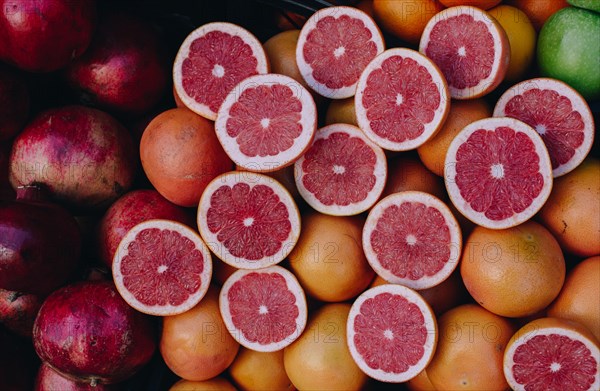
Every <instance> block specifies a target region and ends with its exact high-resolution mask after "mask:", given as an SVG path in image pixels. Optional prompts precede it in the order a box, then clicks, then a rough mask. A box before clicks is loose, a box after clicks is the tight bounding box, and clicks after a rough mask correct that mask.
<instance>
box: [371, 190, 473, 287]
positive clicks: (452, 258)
mask: <svg viewBox="0 0 600 391" xmlns="http://www.w3.org/2000/svg"><path fill="white" fill-rule="evenodd" d="M362 240H363V248H364V249H365V254H366V256H367V259H368V261H369V264H370V265H371V267H372V268H373V269H374V270H375V272H376V273H377V274H378V275H379V276H381V277H382V278H384V279H385V280H386V281H388V282H391V283H394V284H402V285H405V286H408V287H409V288H413V289H427V288H431V287H433V286H435V285H438V284H439V283H441V282H442V281H444V280H445V279H446V278H448V277H449V276H450V274H451V273H452V272H453V271H454V269H455V268H456V265H457V264H458V258H459V256H460V253H461V248H462V238H461V232H460V227H459V226H458V223H457V222H456V219H455V218H454V216H453V215H452V212H450V210H449V209H448V207H447V206H446V205H445V204H444V203H443V202H442V201H440V200H439V199H438V198H436V197H434V196H432V195H430V194H427V193H423V192H416V191H406V192H400V193H395V194H392V195H390V196H388V197H386V198H384V199H382V200H381V201H379V202H378V203H377V204H376V205H375V206H374V207H373V208H372V209H371V211H370V212H369V216H368V217H367V221H366V223H365V227H364V229H363V237H362Z"/></svg>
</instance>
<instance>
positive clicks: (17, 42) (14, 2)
mask: <svg viewBox="0 0 600 391" xmlns="http://www.w3.org/2000/svg"><path fill="white" fill-rule="evenodd" d="M0 10H1V12H0V42H2V44H1V45H0V58H1V59H3V60H4V61H6V62H8V63H11V64H13V65H16V66H17V67H19V68H21V69H24V70H27V71H30V72H50V71H55V70H57V69H60V68H62V67H64V66H66V65H67V64H68V63H69V61H71V60H72V59H73V58H76V57H78V56H79V55H81V54H82V53H83V52H84V51H85V49H86V48H87V47H88V45H89V44H90V41H91V38H92V33H93V31H94V27H95V19H96V2H95V0H76V1H73V0H35V1H34V0H0Z"/></svg>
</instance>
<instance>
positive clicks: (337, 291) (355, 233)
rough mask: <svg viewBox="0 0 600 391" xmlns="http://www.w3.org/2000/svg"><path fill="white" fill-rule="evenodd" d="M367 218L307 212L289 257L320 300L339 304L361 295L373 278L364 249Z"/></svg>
mask: <svg viewBox="0 0 600 391" xmlns="http://www.w3.org/2000/svg"><path fill="white" fill-rule="evenodd" d="M363 225H364V219H363V218H362V217H358V216H353V217H347V216H329V215H325V214H322V213H317V212H313V213H306V214H304V216H302V231H301V232H300V238H299V239H298V242H297V243H296V246H295V247H294V249H293V250H292V252H291V253H290V255H289V261H290V269H291V270H292V272H293V273H294V274H295V275H296V277H297V278H298V281H299V282H300V284H301V285H302V287H303V288H304V290H305V292H306V293H307V294H308V295H310V296H312V297H314V298H315V299H317V300H321V301H327V302H338V301H344V300H348V299H351V298H353V297H355V296H357V295H358V294H360V293H361V292H362V291H363V290H365V288H367V286H369V283H370V282H371V280H372V279H373V276H374V275H375V272H374V271H373V269H371V267H370V266H369V264H368V262H367V259H366V257H365V254H364V252H363V249H362V227H363Z"/></svg>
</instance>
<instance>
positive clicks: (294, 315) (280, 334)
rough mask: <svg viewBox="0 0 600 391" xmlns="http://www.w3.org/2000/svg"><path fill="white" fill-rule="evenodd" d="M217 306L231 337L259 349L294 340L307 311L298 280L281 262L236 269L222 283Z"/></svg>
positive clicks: (275, 347) (278, 346)
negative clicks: (254, 267) (279, 263)
mask: <svg viewBox="0 0 600 391" xmlns="http://www.w3.org/2000/svg"><path fill="white" fill-rule="evenodd" d="M219 307H220V310H221V315H222V316H223V320H224V322H225V324H226V325H227V329H228V330H229V332H230V333H231V335H232V336H233V338H235V340H236V341H238V342H239V343H240V344H241V345H243V346H245V347H247V348H248V349H252V350H256V351H259V352H274V351H277V350H281V349H283V348H285V347H286V346H288V345H289V344H291V343H292V342H294V341H295V340H296V339H297V338H298V337H299V336H300V334H302V331H304V327H305V326H306V320H307V313H308V312H307V307H306V298H305V296H304V291H303V290H302V287H301V286H300V283H299V282H298V280H296V277H295V276H294V275H293V274H292V273H291V272H289V271H288V270H286V269H284V268H282V267H281V266H270V267H267V268H264V269H259V270H238V271H236V272H235V273H233V274H232V275H231V276H230V277H229V278H228V279H227V281H225V284H223V288H222V289H221V295H220V297H219Z"/></svg>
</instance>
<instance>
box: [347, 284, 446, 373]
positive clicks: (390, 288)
mask: <svg viewBox="0 0 600 391" xmlns="http://www.w3.org/2000/svg"><path fill="white" fill-rule="evenodd" d="M381 293H390V294H392V295H399V296H402V297H404V298H405V299H406V300H408V301H409V302H411V303H413V304H415V305H416V306H417V307H418V308H419V310H420V311H421V313H422V315H423V318H424V321H425V325H426V326H425V327H426V328H427V338H426V340H425V344H424V346H423V350H424V352H423V356H422V357H421V358H420V359H419V361H418V362H417V363H416V364H415V365H413V366H411V367H410V368H409V370H408V371H406V372H403V373H388V372H385V371H383V370H381V369H373V368H371V367H369V366H368V365H367V363H366V362H365V359H364V358H363V357H362V356H361V355H360V353H359V352H358V350H357V348H356V345H355V342H354V336H355V335H356V332H355V331H354V320H355V319H356V317H357V316H358V315H359V314H360V309H361V306H362V305H363V303H364V302H365V301H366V300H368V299H371V298H373V297H376V296H377V295H379V294H381ZM346 336H347V343H348V348H349V350H350V355H351V356H352V358H353V359H354V361H355V362H356V364H357V365H358V367H359V368H360V369H361V370H362V371H363V372H364V373H365V374H367V375H368V376H369V377H371V378H373V379H375V380H379V381H382V382H387V383H401V382H406V381H408V380H410V379H412V378H414V377H416V376H417V375H418V374H419V373H421V372H422V371H423V370H424V369H425V368H426V367H427V365H429V362H430V361H431V359H432V358H433V355H434V353H435V348H436V345H437V338H438V328H437V321H436V318H435V315H434V314H433V310H432V309H431V307H430V306H429V304H427V302H426V301H425V299H423V297H422V296H421V295H420V294H419V293H417V292H415V291H414V290H412V289H410V288H408V287H405V286H403V285H397V284H383V285H379V286H376V287H373V288H370V289H367V290H366V291H364V292H363V293H362V294H360V295H359V296H358V297H357V298H356V300H355V301H354V303H353V304H352V307H351V308H350V314H349V315H348V321H347V323H346Z"/></svg>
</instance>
